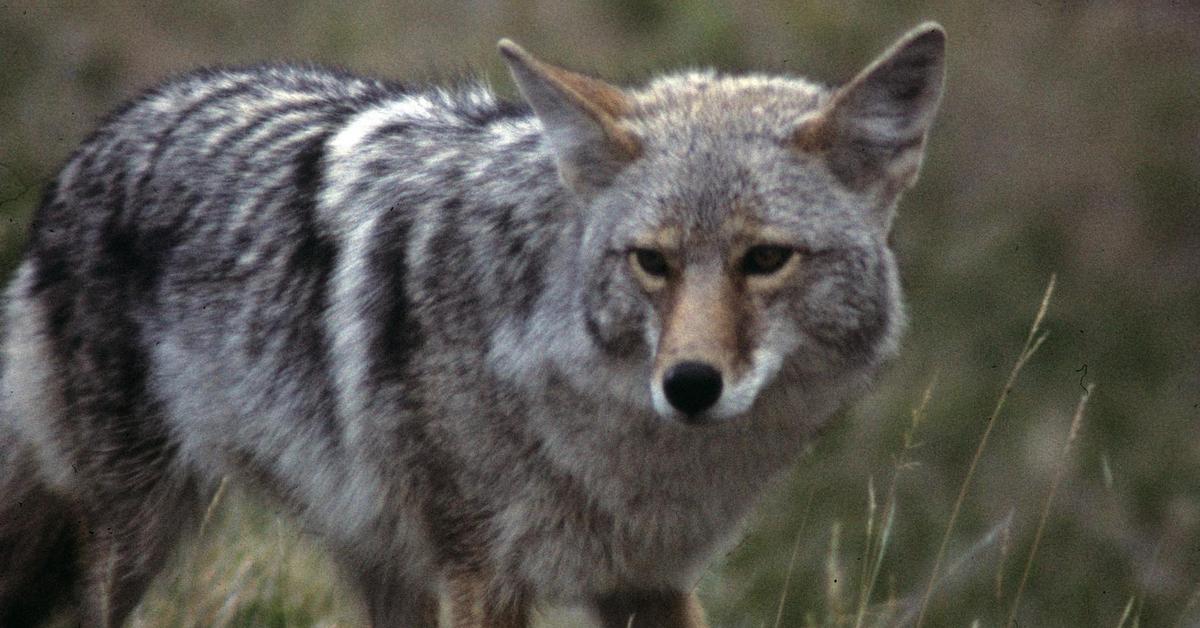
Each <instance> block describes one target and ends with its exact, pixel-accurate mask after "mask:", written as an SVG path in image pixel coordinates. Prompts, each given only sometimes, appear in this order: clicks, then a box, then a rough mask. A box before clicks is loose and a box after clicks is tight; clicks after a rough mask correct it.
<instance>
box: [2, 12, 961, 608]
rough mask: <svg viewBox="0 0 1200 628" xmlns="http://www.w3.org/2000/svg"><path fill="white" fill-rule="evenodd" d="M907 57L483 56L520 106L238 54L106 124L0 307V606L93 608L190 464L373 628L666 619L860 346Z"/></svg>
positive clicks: (36, 223) (897, 159)
mask: <svg viewBox="0 0 1200 628" xmlns="http://www.w3.org/2000/svg"><path fill="white" fill-rule="evenodd" d="M944 40H945V35H944V33H943V31H942V29H941V27H940V26H938V25H936V24H932V23H929V24H924V25H921V26H919V27H917V28H916V29H915V30H913V31H911V32H909V33H908V34H907V35H904V36H903V37H902V38H901V39H900V40H899V41H898V42H897V43H896V44H894V45H893V46H892V47H891V48H890V49H889V50H887V51H886V52H885V53H884V54H883V55H882V56H880V57H879V58H878V59H877V60H876V61H874V62H873V63H871V64H870V65H869V66H868V67H867V68H866V69H865V70H863V71H862V72H861V73H860V74H858V75H857V76H856V77H855V78H854V79H853V80H851V81H850V82H849V83H847V84H845V85H844V86H842V87H840V88H836V89H828V88H825V87H822V86H820V85H817V84H816V83H813V82H809V81H807V80H804V79H801V78H796V77H791V76H767V75H759V74H738V75H727V74H720V73H716V72H712V71H688V72H682V73H674V74H666V75H663V76H660V77H657V78H654V79H653V80H650V81H649V82H648V83H646V84H644V85H642V86H637V87H618V86H614V85H611V84H609V83H606V82H603V81H601V80H599V79H596V78H591V77H588V76H584V75H582V74H578V73H576V72H573V71H569V70H566V69H563V68H560V67H556V66H554V65H551V64H549V63H546V62H543V61H540V60H538V59H536V58H535V57H533V56H531V55H530V54H529V53H527V52H526V51H524V50H523V49H522V48H520V47H519V46H517V45H516V44H514V43H512V42H510V41H507V40H502V41H501V42H500V44H499V51H500V54H501V55H502V56H503V58H504V61H505V62H506V64H507V65H508V67H509V69H510V70H511V73H512V77H513V79H514V80H515V83H516V86H517V88H518V89H519V92H520V95H521V97H522V98H521V100H520V101H508V100H504V99H500V98H498V97H497V96H495V95H493V94H492V93H491V91H489V89H488V88H487V87H486V86H484V85H481V84H466V85H458V86H455V87H447V88H438V87H410V86H403V85H400V84H396V83H391V82H387V81H381V80H374V79H367V78H359V77H355V76H352V75H349V74H345V73H341V72H335V71H330V70H326V69H321V68H318V67H312V66H297V65H264V66H258V67H250V68H243V69H214V70H204V71H199V72H195V73H192V74H189V75H186V76H183V77H181V78H178V79H175V80H172V81H169V82H167V83H165V84H162V85H160V86H159V87H156V88H154V89H152V90H150V91H148V92H146V93H144V94H143V95H141V96H140V97H138V98H136V99H134V100H133V101H132V102H129V103H128V104H126V105H125V106H123V107H121V108H120V109H119V110H117V111H116V112H114V113H113V114H111V116H110V117H108V118H107V120H106V121H105V122H104V123H103V124H102V125H101V126H100V128H99V130H97V131H96V132H95V133H93V134H92V135H91V136H90V137H89V138H88V139H87V140H86V141H85V142H84V143H83V145H82V147H81V148H80V149H79V150H78V151H76V152H75V153H74V155H73V156H71V157H70V158H69V160H68V161H67V163H66V165H65V166H64V167H63V169H62V170H61V172H60V173H59V174H58V176H57V177H56V178H55V179H54V181H53V182H52V183H51V184H50V185H49V186H48V188H47V191H46V193H45V199H44V201H43V203H42V205H41V206H40V208H39V209H38V210H37V212H36V214H35V216H34V219H33V223H32V227H31V234H30V239H29V244H28V248H27V250H26V252H25V255H24V258H23V262H22V263H21V265H20V268H19V269H18V270H17V272H16V275H15V278H14V279H13V281H12V282H11V284H10V286H9V288H8V291H7V301H6V305H5V307H6V309H5V320H4V323H3V325H4V327H3V329H4V340H3V375H2V380H0V384H2V392H3V395H2V399H0V401H2V402H3V406H2V414H0V417H2V418H0V624H3V625H5V626H13V625H28V624H35V623H38V622H39V621H42V620H43V619H44V618H46V617H48V616H50V615H51V614H52V613H55V612H57V611H59V610H60V609H62V608H69V609H70V612H72V613H74V615H73V616H74V617H75V618H76V619H77V620H78V621H79V622H80V623H82V624H83V625H87V626H102V627H103V626H117V625H120V624H121V623H122V622H123V621H124V620H125V618H126V617H128V615H129V613H130V612H131V610H132V609H134V607H135V606H136V605H137V603H138V600H139V598H140V597H141V596H142V594H143V593H144V591H145V589H146V587H147V584H148V583H149V582H150V580H151V579H152V577H153V576H154V574H155V573H156V572H157V571H158V570H159V569H160V567H161V566H162V565H163V563H164V561H165V559H166V558H168V556H169V555H170V553H171V550H172V548H173V546H175V545H176V542H177V540H178V539H179V538H180V537H181V535H182V534H184V533H186V532H187V531H188V530H189V528H191V527H194V525H195V522H196V521H197V519H198V518H199V517H197V513H198V511H201V510H202V509H203V505H204V504H205V503H206V500H207V499H209V498H210V496H211V495H212V494H213V491H214V489H215V487H216V486H217V485H218V483H219V482H220V481H221V479H222V478H226V477H228V478H231V479H232V480H233V481H241V482H242V483H244V484H245V485H246V486H248V487H251V489H252V490H254V491H257V492H258V494H260V495H262V496H264V497H266V498H268V499H272V500H274V501H275V502H276V503H278V504H280V505H282V506H283V507H284V508H286V509H287V510H288V511H290V513H291V514H293V515H294V516H296V517H297V518H298V519H299V520H301V521H302V522H304V525H305V526H306V527H308V528H309V529H312V530H314V531H315V532H317V533H318V534H319V535H321V537H322V538H323V539H324V541H325V543H326V546H327V547H328V548H329V550H330V552H331V554H332V555H333V556H334V557H335V559H336V560H337V561H338V562H339V563H340V566H341V567H342V568H343V569H344V571H345V573H346V575H347V577H348V578H349V579H351V580H352V581H353V583H354V584H355V585H356V586H357V587H358V589H359V590H360V591H361V592H362V594H363V596H364V599H365V602H366V608H367V609H368V612H369V615H370V619H371V621H372V623H373V624H374V625H376V626H434V625H436V624H437V622H438V616H439V612H440V611H439V603H440V602H441V601H443V600H444V601H446V602H447V603H448V604H449V605H450V607H451V608H450V610H449V615H451V616H452V617H453V618H454V622H455V624H454V625H456V626H462V627H465V626H489V627H520V626H527V625H528V624H529V617H530V609H531V607H532V606H533V605H535V604H571V605H576V604H579V605H585V606H587V607H589V608H590V609H591V610H592V612H593V614H594V616H595V618H596V619H597V620H598V621H599V622H600V623H601V624H602V625H604V626H607V627H609V628H618V627H619V628H627V627H631V626H640V627H659V628H661V627H692V628H694V627H697V626H703V625H704V618H703V614H702V612H701V609H700V606H699V604H698V602H697V600H696V598H695V595H694V593H693V592H692V589H693V588H694V585H695V582H696V579H697V577H698V575H699V574H700V572H701V570H702V569H703V568H704V566H705V563H706V561H707V560H708V558H709V557H711V556H712V555H714V553H716V552H718V551H720V550H721V549H722V548H724V547H727V546H728V545H729V544H730V543H731V541H732V540H733V539H734V537H735V536H736V533H737V532H738V529H739V527H740V523H741V522H742V521H743V520H744V519H745V518H746V516H747V514H748V512H749V511H750V510H751V509H752V507H753V506H754V504H755V502H756V500H757V498H758V496H759V495H760V494H761V493H762V492H763V489H764V488H765V487H767V486H768V485H770V483H771V481H772V479H773V478H777V477H778V476H780V474H781V473H782V472H783V471H785V470H786V469H787V468H788V466H789V464H790V463H792V462H793V461H794V460H795V458H796V457H797V456H798V455H799V452H800V451H801V449H802V446H803V444H804V443H805V441H806V439H809V438H811V437H812V436H813V434H814V432H815V431H816V430H817V428H818V427H819V426H821V425H822V424H823V423H824V422H825V421H826V420H827V418H828V417H829V416H830V415H831V414H832V413H833V412H834V411H835V410H836V409H838V408H839V407H840V406H842V405H844V404H845V403H846V402H848V401H849V400H851V399H853V398H854V397H856V396H858V395H860V394H862V392H863V391H864V390H865V388H866V386H867V385H868V384H869V382H870V381H871V380H872V379H873V376H874V375H875V373H876V372H877V371H878V370H879V367H880V365H881V364H882V363H883V362H885V361H886V360H887V359H888V358H889V357H890V356H892V355H893V354H894V353H895V352H896V348H897V339H898V336H899V333H900V330H901V328H902V326H903V318H904V317H903V313H902V306H901V297H900V288H899V281H898V278H897V269H896V261H895V259H894V256H893V254H892V252H891V250H890V249H889V247H888V233H889V230H890V227H891V222H892V219H893V215H894V213H895V206H896V203H897V199H898V197H899V195H900V193H901V192H902V191H903V190H904V189H905V188H907V187H908V186H910V185H912V184H913V182H914V180H915V178H916V176H917V171H918V168H919V166H920V163H921V160H922V155H923V149H924V144H925V138H926V134H927V131H928V129H929V127H930V124H931V121H932V119H933V116H934V113H935V110H936V109H937V106H938V101H939V99H940V96H941V91H942V81H943V56H944Z"/></svg>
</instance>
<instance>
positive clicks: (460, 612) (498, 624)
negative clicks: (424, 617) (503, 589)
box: [448, 572, 529, 628]
mask: <svg viewBox="0 0 1200 628" xmlns="http://www.w3.org/2000/svg"><path fill="white" fill-rule="evenodd" d="M448 584H449V593H450V617H451V624H450V625H451V626H452V627H453V628H527V627H528V626H529V604H528V602H527V600H526V596H523V595H516V596H513V595H501V594H499V593H498V592H497V590H496V588H495V587H492V586H490V584H491V580H490V579H488V578H487V577H485V576H484V575H482V574H480V573H477V572H469V573H457V574H454V575H451V576H450V578H449V579H448Z"/></svg>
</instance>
